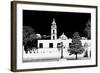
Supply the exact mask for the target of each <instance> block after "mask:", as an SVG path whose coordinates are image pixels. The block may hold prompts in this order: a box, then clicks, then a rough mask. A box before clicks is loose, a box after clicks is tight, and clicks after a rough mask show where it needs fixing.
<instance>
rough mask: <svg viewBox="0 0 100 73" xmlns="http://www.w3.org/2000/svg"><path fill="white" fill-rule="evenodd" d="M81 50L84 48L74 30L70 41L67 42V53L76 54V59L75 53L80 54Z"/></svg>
mask: <svg viewBox="0 0 100 73" xmlns="http://www.w3.org/2000/svg"><path fill="white" fill-rule="evenodd" d="M83 51H84V48H83V46H82V43H81V41H80V36H79V34H78V32H75V33H74V34H73V38H72V43H69V49H68V52H69V53H70V54H69V55H72V54H74V55H76V60H77V54H82V53H83Z"/></svg>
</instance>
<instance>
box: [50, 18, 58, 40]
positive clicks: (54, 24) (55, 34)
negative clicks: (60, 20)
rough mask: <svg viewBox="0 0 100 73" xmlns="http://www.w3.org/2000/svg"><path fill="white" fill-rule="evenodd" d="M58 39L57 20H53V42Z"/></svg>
mask: <svg viewBox="0 0 100 73" xmlns="http://www.w3.org/2000/svg"><path fill="white" fill-rule="evenodd" d="M56 39H57V26H56V22H55V19H54V18H53V22H52V25H51V40H56Z"/></svg>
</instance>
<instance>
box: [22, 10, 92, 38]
mask: <svg viewBox="0 0 100 73" xmlns="http://www.w3.org/2000/svg"><path fill="white" fill-rule="evenodd" d="M53 18H55V22H56V25H57V36H58V37H59V36H60V35H62V33H63V32H64V33H65V35H66V36H67V37H68V38H72V36H73V33H74V32H79V35H80V36H81V37H85V36H86V34H85V32H84V30H85V28H86V23H87V22H88V20H90V19H91V14H90V13H75V12H74V13H72V12H51V11H33V10H23V26H31V27H32V28H33V29H34V30H35V32H36V33H39V34H41V35H50V34H51V24H52V21H53Z"/></svg>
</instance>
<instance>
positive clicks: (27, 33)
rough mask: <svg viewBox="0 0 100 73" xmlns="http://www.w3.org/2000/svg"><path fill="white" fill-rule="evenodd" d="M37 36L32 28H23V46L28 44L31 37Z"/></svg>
mask: <svg viewBox="0 0 100 73" xmlns="http://www.w3.org/2000/svg"><path fill="white" fill-rule="evenodd" d="M31 34H35V31H34V29H33V28H32V27H30V26H23V45H25V44H26V43H27V41H28V40H30V35H31Z"/></svg>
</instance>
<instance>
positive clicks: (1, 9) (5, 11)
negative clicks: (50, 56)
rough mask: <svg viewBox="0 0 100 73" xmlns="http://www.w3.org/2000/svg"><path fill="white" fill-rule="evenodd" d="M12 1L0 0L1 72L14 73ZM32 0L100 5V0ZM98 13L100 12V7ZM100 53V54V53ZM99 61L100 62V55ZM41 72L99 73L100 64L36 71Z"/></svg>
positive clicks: (99, 39)
mask: <svg viewBox="0 0 100 73" xmlns="http://www.w3.org/2000/svg"><path fill="white" fill-rule="evenodd" d="M10 1H11V0H0V73H12V72H11V71H10V34H11V33H10V29H11V28H10V8H11V7H10ZM32 1H37V2H51V3H65V4H66V3H67V4H70V3H71V4H83V5H98V6H99V4H100V0H32ZM99 7H100V6H99ZM98 13H100V9H99V12H98ZM99 17H100V15H99V14H98V18H99ZM98 20H100V19H98ZM99 23H100V21H99ZM99 23H98V24H99ZM98 27H99V29H98V30H99V31H100V25H98ZM98 37H100V33H99V34H98ZM98 41H99V43H100V38H98ZM98 46H99V45H98ZM99 48H100V46H99ZM98 52H100V49H98ZM98 55H99V56H100V53H99V54H98ZM98 62H99V64H100V57H99V61H98ZM41 72H43V73H87V72H90V73H99V72H100V65H99V67H92V68H77V69H58V70H46V71H35V72H34V73H41ZM19 73H20V72H19ZM21 73H22V72H21ZM26 73H33V72H32V71H31V72H26Z"/></svg>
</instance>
